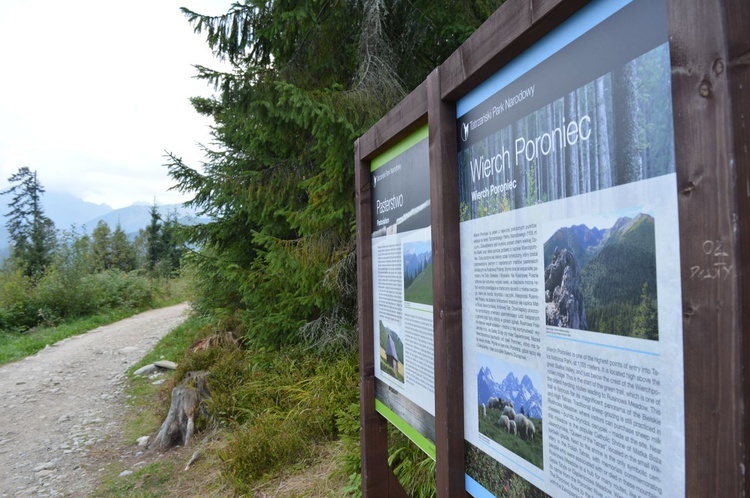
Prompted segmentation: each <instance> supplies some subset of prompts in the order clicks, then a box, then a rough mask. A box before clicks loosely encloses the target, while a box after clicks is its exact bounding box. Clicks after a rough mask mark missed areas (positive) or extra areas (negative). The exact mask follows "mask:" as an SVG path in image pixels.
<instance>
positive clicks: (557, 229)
mask: <svg viewBox="0 0 750 498" xmlns="http://www.w3.org/2000/svg"><path fill="white" fill-rule="evenodd" d="M547 233H552V235H551V236H550V237H549V238H548V239H547V240H546V241H545V243H544V300H545V316H546V324H547V325H548V326H552V327H562V328H569V329H577V330H586V331H591V332H600V333H604V334H613V335H620V336H628V337H634V338H638V339H647V340H653V341H656V340H658V339H659V324H658V313H657V309H658V304H657V288H656V242H655V221H654V217H653V216H652V215H651V214H648V213H646V212H642V211H641V210H625V211H620V212H614V213H607V214H606V215H599V217H598V219H597V218H594V217H588V218H585V219H584V218H580V219H578V220H575V221H571V220H567V221H566V225H564V226H560V225H559V223H557V224H555V223H551V224H550V225H549V226H548V232H547Z"/></svg>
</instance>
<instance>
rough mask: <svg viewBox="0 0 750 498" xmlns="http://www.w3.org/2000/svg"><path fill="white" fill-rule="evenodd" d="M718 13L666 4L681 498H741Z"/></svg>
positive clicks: (734, 245)
mask: <svg viewBox="0 0 750 498" xmlns="http://www.w3.org/2000/svg"><path fill="white" fill-rule="evenodd" d="M722 3H724V2H722V1H720V0H717V1H714V2H706V1H705V0H669V1H668V2H667V5H668V10H669V32H670V47H671V58H672V85H673V86H672V94H673V103H674V115H675V147H676V166H677V182H678V190H679V217H680V258H681V265H682V293H683V336H684V361H685V431H686V434H685V437H686V480H687V486H686V487H687V495H688V496H695V497H699V496H741V495H742V491H743V489H744V486H745V484H744V479H745V478H744V475H743V472H742V470H741V466H742V464H744V463H745V462H744V455H743V444H742V443H743V436H744V434H743V430H745V428H744V427H743V421H744V414H743V399H742V395H743V391H742V363H741V352H742V331H741V321H740V312H741V307H740V302H739V291H740V288H739V277H740V273H739V268H740V266H739V265H740V257H739V244H738V234H737V232H736V225H735V220H736V216H737V214H738V213H737V203H736V195H735V194H736V191H735V184H734V178H735V174H736V170H735V167H736V164H735V163H734V161H733V155H734V151H733V143H732V136H733V133H734V132H733V128H732V127H733V118H732V98H731V96H732V95H731V93H732V90H731V88H730V83H729V81H728V78H727V71H726V70H724V69H723V67H724V66H725V62H722V61H727V60H728V59H727V47H726V36H727V32H726V22H727V21H728V19H726V18H725V17H724V16H725V13H724V8H723V7H724V6H723V5H722ZM735 5H737V4H735ZM745 9H746V8H745ZM745 26H746V25H745ZM745 133H746V132H745ZM744 259H747V258H746V257H745V258H744ZM724 269H726V270H724ZM716 270H718V271H719V273H718V274H717V273H711V272H714V271H716ZM704 271H705V272H708V273H704ZM707 275H708V276H709V277H711V278H706V276H707ZM713 277H718V278H713Z"/></svg>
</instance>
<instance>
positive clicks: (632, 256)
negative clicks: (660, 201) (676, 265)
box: [581, 214, 656, 307]
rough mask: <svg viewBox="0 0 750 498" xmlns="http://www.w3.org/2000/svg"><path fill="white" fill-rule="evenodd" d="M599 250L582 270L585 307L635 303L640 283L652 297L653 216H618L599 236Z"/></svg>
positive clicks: (654, 285)
mask: <svg viewBox="0 0 750 498" xmlns="http://www.w3.org/2000/svg"><path fill="white" fill-rule="evenodd" d="M602 245H603V247H602V248H601V250H600V251H599V254H597V256H596V257H595V258H594V259H592V260H591V261H590V262H589V263H588V265H586V266H585V267H584V268H583V270H582V275H583V278H582V280H583V285H582V286H581V290H582V291H583V296H584V301H585V302H586V306H587V307H596V306H604V305H608V304H611V303H622V304H627V305H632V306H635V305H637V304H638V303H639V301H640V299H641V292H642V290H643V284H644V283H645V284H647V285H648V288H649V290H650V292H651V293H652V294H653V296H654V297H656V240H655V229H654V218H653V217H651V216H649V215H647V214H640V215H638V216H636V217H634V218H632V219H631V218H620V219H619V220H617V223H616V224H615V225H614V226H613V227H612V228H611V229H610V230H608V232H607V235H606V237H605V238H604V239H603V240H602Z"/></svg>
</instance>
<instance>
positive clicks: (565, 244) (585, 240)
mask: <svg viewBox="0 0 750 498" xmlns="http://www.w3.org/2000/svg"><path fill="white" fill-rule="evenodd" d="M606 234H607V230H601V229H599V228H596V227H594V228H589V227H587V226H586V225H573V226H571V227H562V228H560V229H559V230H558V231H556V232H555V233H554V235H552V237H550V238H549V240H548V241H547V242H546V243H545V244H544V267H545V268H546V267H547V266H549V264H550V263H551V262H552V256H553V254H554V252H555V248H558V249H560V250H561V251H562V250H563V249H567V250H568V252H569V253H571V254H573V255H574V256H575V258H576V260H577V261H578V263H579V264H580V265H581V266H585V265H586V263H587V262H588V261H589V260H590V259H591V258H593V257H594V256H596V254H597V253H598V249H599V247H600V244H601V242H602V240H603V239H604V238H605V236H606Z"/></svg>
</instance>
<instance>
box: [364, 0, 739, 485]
mask: <svg viewBox="0 0 750 498" xmlns="http://www.w3.org/2000/svg"><path fill="white" fill-rule="evenodd" d="M586 3H587V2H586V1H585V0H543V1H541V2H528V1H527V0H509V1H507V2H506V3H505V4H504V5H503V6H502V7H501V8H500V9H498V11H497V12H496V13H495V14H493V15H492V16H491V17H490V18H489V19H488V20H487V22H485V23H484V24H483V25H482V27H480V29H479V30H477V32H475V33H474V34H473V35H472V36H471V37H470V38H469V39H468V40H467V41H466V42H465V43H464V44H463V45H462V46H461V47H460V48H459V49H458V50H457V51H456V52H455V53H454V54H453V55H451V56H450V57H449V58H448V59H447V60H446V61H445V63H444V64H442V65H441V66H440V67H439V68H437V69H436V70H435V71H433V72H432V73H431V74H430V75H429V77H428V78H427V80H426V81H425V82H424V83H423V84H422V85H420V86H419V87H417V88H416V89H415V90H414V91H413V92H412V93H411V94H410V95H409V96H407V97H406V99H404V101H403V102H402V103H401V104H399V105H398V106H397V107H396V108H394V109H393V110H392V111H391V112H389V113H388V114H387V115H386V116H385V117H384V118H383V119H381V120H380V121H379V122H378V123H377V124H376V125H375V126H374V127H373V128H372V129H370V130H369V131H368V132H367V133H366V134H365V135H363V136H362V137H361V138H360V139H359V140H358V141H357V143H356V145H355V151H356V152H355V168H356V175H355V176H356V193H357V226H358V235H357V242H358V265H359V268H358V275H359V333H360V383H361V421H362V465H363V492H364V495H365V496H372V497H375V496H377V497H381V496H404V492H403V489H401V487H400V485H398V483H397V482H395V478H394V477H393V473H392V472H391V471H390V469H388V466H387V437H386V436H387V431H386V424H387V422H386V421H385V420H384V419H383V418H382V417H381V416H380V415H379V414H378V413H377V412H375V407H374V365H373V362H374V360H373V357H374V353H373V351H374V349H373V348H374V345H373V344H372V343H373V323H372V319H373V317H372V282H373V280H372V254H371V238H370V234H371V218H370V203H371V198H370V185H369V182H370V179H369V171H370V170H369V162H370V160H371V159H372V158H373V157H375V156H377V155H378V154H379V153H381V152H382V151H384V150H386V149H387V148H388V147H390V146H391V145H393V144H395V143H397V142H398V141H399V140H400V139H401V138H403V137H404V136H406V135H408V134H409V133H410V132H411V131H413V130H415V129H416V128H418V127H420V126H422V125H424V123H425V121H427V123H428V125H429V150H430V181H431V197H432V198H433V199H439V200H440V202H433V203H432V205H431V215H432V220H433V224H432V241H433V254H434V272H435V278H434V281H435V284H434V299H435V302H434V307H433V309H434V317H435V318H434V333H435V377H436V378H435V386H436V387H435V391H436V392H435V395H436V400H435V408H436V421H435V422H436V436H437V441H436V449H437V475H438V496H439V497H448V496H451V497H453V496H460V495H462V494H464V493H465V492H464V463H463V458H464V454H463V411H462V410H456V409H455V407H456V406H457V404H460V405H461V406H463V405H462V403H463V393H462V390H463V382H462V378H463V370H462V362H463V359H462V357H461V354H460V351H461V296H460V292H459V293H456V292H455V289H460V281H461V280H460V259H459V247H460V246H459V242H458V209H457V202H458V201H457V192H456V179H455V176H456V175H455V171H456V156H457V154H456V130H455V126H456V119H455V114H456V113H455V103H456V101H457V100H458V99H460V98H461V97H463V96H464V95H466V94H467V93H468V92H469V91H470V90H472V89H473V88H475V87H476V86H477V85H478V84H479V83H481V82H482V81H484V80H485V79H486V78H487V77H488V76H489V75H491V74H493V73H494V72H496V71H497V70H498V69H500V68H501V67H502V66H503V65H504V64H506V63H507V62H508V61H510V60H512V59H513V58H514V57H516V56H517V55H519V54H520V53H522V52H523V51H524V50H525V49H526V48H528V47H529V46H531V45H532V44H533V43H534V42H535V41H537V40H539V39H540V38H541V37H543V36H544V35H545V34H547V33H549V32H550V31H551V30H553V29H554V28H555V27H557V26H558V25H559V24H561V23H562V22H563V21H565V20H566V19H567V18H569V17H570V16H571V15H572V14H573V13H575V12H576V11H578V10H579V9H580V8H581V7H583V6H584V5H585V4H586ZM667 7H668V16H669V35H670V47H671V64H672V92H673V107H674V120H675V121H674V124H675V127H674V132H675V146H676V166H677V180H678V190H679V207H678V209H679V217H680V251H681V264H682V293H683V298H682V301H683V340H684V351H683V353H684V363H685V372H684V383H685V446H686V494H687V495H688V496H696V497H698V496H709V495H714V496H740V495H742V493H743V491H744V493H745V494H750V484H748V480H747V479H746V478H745V476H744V472H743V471H742V469H743V468H747V465H748V463H749V462H748V461H747V456H746V453H747V449H746V448H747V447H748V445H750V433H749V431H748V415H747V412H746V409H745V408H744V404H745V402H746V400H747V399H749V398H748V397H747V396H746V395H747V394H748V393H749V391H750V369H748V365H747V358H749V357H750V340H748V339H749V338H748V337H747V331H750V313H749V312H750V279H748V278H747V276H746V272H747V270H745V268H750V266H748V265H750V216H749V213H750V131H749V130H750V91H748V88H750V64H749V63H748V60H750V56H748V54H750V36H748V34H747V26H750V5H749V4H748V3H747V2H746V1H745V0H713V1H706V0H667ZM707 247H710V248H711V249H712V251H708V253H707V250H706V248H707ZM718 247H720V248H721V250H720V251H719V250H716V249H717V248H718ZM709 253H710V254H709ZM705 265H713V267H717V266H718V267H720V268H727V270H724V271H725V272H726V273H725V275H724V276H723V277H722V278H720V279H719V278H714V279H712V278H701V277H700V275H699V274H698V273H696V270H695V269H696V268H698V269H701V268H703V267H704V266H705Z"/></svg>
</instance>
